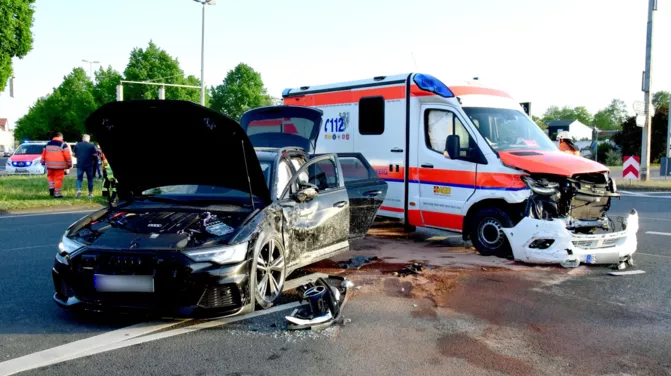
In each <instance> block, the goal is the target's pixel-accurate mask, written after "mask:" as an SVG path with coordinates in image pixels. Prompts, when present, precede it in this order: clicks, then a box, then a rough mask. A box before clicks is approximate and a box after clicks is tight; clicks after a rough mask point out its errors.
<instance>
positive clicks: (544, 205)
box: [523, 173, 620, 232]
mask: <svg viewBox="0 0 671 376" xmlns="http://www.w3.org/2000/svg"><path fill="white" fill-rule="evenodd" d="M523 180H524V182H525V183H526V184H527V185H528V186H529V188H530V189H531V191H532V193H531V195H530V196H529V198H528V200H527V202H526V207H525V209H524V215H523V216H524V217H530V218H534V219H541V220H552V219H562V220H564V221H565V222H566V228H567V229H569V230H576V231H578V232H589V231H592V230H594V229H603V230H612V229H613V227H614V224H613V223H612V221H610V220H609V219H608V217H607V215H606V213H607V212H608V210H609V209H610V200H611V198H613V197H620V195H619V194H617V193H616V192H615V191H616V189H617V188H616V186H615V182H614V181H613V180H612V179H611V178H610V176H609V175H608V173H594V174H584V175H575V176H573V177H564V176H559V175H547V174H543V175H540V174H538V175H531V176H525V177H523Z"/></svg>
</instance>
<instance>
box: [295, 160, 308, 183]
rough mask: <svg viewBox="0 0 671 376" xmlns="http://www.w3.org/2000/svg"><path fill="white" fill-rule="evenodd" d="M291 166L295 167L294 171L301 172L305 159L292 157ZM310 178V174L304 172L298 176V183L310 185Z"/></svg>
mask: <svg viewBox="0 0 671 376" xmlns="http://www.w3.org/2000/svg"><path fill="white" fill-rule="evenodd" d="M291 164H292V165H293V166H294V170H296V171H298V170H300V168H301V166H303V165H304V164H305V158H303V157H292V158H291ZM308 180H309V176H308V173H307V172H305V171H303V172H301V174H300V175H299V176H298V181H299V182H303V183H308Z"/></svg>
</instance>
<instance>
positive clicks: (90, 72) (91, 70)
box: [82, 59, 100, 81]
mask: <svg viewBox="0 0 671 376" xmlns="http://www.w3.org/2000/svg"><path fill="white" fill-rule="evenodd" d="M82 61H83V62H85V63H88V64H89V76H91V81H93V64H100V62H99V61H98V60H94V61H89V60H86V59H82Z"/></svg>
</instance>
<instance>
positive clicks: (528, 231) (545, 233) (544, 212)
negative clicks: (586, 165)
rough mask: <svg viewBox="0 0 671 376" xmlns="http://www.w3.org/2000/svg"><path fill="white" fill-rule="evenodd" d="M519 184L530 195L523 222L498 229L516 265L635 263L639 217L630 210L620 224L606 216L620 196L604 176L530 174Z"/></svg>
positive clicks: (569, 265)
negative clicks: (528, 189)
mask: <svg viewBox="0 0 671 376" xmlns="http://www.w3.org/2000/svg"><path fill="white" fill-rule="evenodd" d="M522 180H523V181H524V182H525V183H526V184H527V186H529V188H530V190H531V193H530V195H529V198H528V199H527V201H526V203H525V207H524V212H523V216H522V219H521V220H520V221H519V222H518V223H517V224H516V225H514V226H513V227H510V228H503V229H502V231H503V232H504V233H505V235H506V237H507V239H508V241H509V242H510V246H511V249H512V254H513V256H514V258H515V260H518V261H523V262H529V263H537V264H546V263H559V264H561V265H563V266H565V267H575V266H578V265H579V264H580V263H584V264H611V265H626V263H629V264H631V263H633V259H632V255H633V254H634V252H636V247H637V240H636V232H637V231H638V214H637V213H636V211H635V210H633V209H632V211H631V213H630V214H629V216H628V217H627V218H618V223H615V222H614V221H613V220H612V219H611V218H609V217H608V216H607V211H608V210H609V209H610V200H611V199H612V198H614V197H619V194H617V193H616V189H617V188H616V185H615V181H614V180H613V179H612V178H611V177H610V175H609V174H608V173H607V172H601V173H586V174H582V175H575V176H573V177H561V176H557V175H547V174H531V175H529V176H524V177H522ZM617 227H619V228H620V230H619V231H616V228H617Z"/></svg>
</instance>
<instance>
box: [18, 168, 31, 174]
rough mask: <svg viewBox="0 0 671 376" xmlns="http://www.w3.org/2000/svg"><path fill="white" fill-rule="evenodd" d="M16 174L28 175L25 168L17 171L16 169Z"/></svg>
mask: <svg viewBox="0 0 671 376" xmlns="http://www.w3.org/2000/svg"><path fill="white" fill-rule="evenodd" d="M16 173H17V174H27V173H28V169H27V168H17V169H16Z"/></svg>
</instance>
